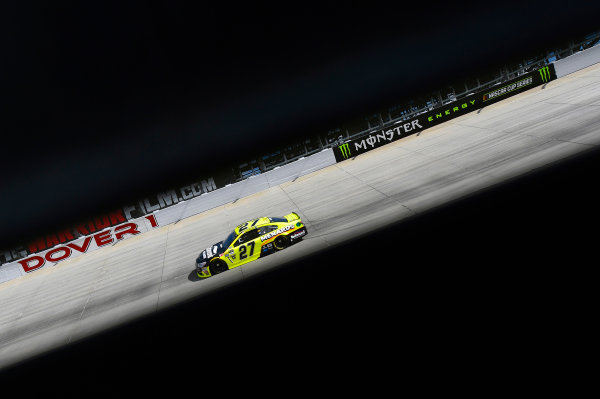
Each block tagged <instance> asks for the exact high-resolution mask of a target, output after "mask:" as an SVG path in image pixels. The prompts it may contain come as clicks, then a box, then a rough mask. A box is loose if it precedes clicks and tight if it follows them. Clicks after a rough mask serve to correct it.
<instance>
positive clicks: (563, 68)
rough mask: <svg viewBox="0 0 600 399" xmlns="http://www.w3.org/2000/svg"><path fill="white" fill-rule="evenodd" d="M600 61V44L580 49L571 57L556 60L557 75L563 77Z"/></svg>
mask: <svg viewBox="0 0 600 399" xmlns="http://www.w3.org/2000/svg"><path fill="white" fill-rule="evenodd" d="M599 62H600V45H596V46H594V47H592V48H589V49H587V50H583V51H580V52H579V53H576V54H573V55H572V56H570V57H567V58H563V59H562V60H558V61H556V62H554V68H555V70H556V77H557V78H562V77H563V76H566V75H568V74H570V73H573V72H577V71H579V70H581V69H583V68H587V67H589V66H592V65H594V64H597V63H599Z"/></svg>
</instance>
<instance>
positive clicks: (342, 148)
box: [339, 143, 350, 159]
mask: <svg viewBox="0 0 600 399" xmlns="http://www.w3.org/2000/svg"><path fill="white" fill-rule="evenodd" d="M339 148H340V151H341V152H342V156H343V157H344V159H348V158H349V157H350V145H348V143H346V144H342V145H341V146H340V147H339Z"/></svg>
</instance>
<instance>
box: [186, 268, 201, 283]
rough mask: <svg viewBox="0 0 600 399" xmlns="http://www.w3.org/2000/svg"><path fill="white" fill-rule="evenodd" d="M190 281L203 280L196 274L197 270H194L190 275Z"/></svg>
mask: <svg viewBox="0 0 600 399" xmlns="http://www.w3.org/2000/svg"><path fill="white" fill-rule="evenodd" d="M188 280H189V281H191V282H197V281H201V280H202V279H201V278H200V277H198V273H196V269H194V270H192V271H191V272H190V274H188Z"/></svg>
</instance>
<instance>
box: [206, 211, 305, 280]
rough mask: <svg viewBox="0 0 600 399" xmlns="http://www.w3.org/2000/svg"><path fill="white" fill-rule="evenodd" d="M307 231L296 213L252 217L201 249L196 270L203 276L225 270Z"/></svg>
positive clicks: (289, 241)
mask: <svg viewBox="0 0 600 399" xmlns="http://www.w3.org/2000/svg"><path fill="white" fill-rule="evenodd" d="M307 233H308V232H307V230H306V226H304V224H303V223H302V220H301V219H300V216H298V214H297V213H296V212H292V213H290V214H288V215H285V216H284V217H282V218H281V217H261V218H258V219H253V220H249V221H247V222H245V223H242V224H240V225H239V226H237V227H236V228H235V229H234V230H233V231H232V232H231V233H230V234H229V235H228V236H227V238H226V239H225V240H223V241H219V242H218V243H216V244H214V245H213V246H211V247H209V248H206V249H205V250H204V251H202V252H201V253H200V255H198V258H197V259H196V273H197V274H198V277H200V278H207V277H210V276H213V275H215V274H218V273H222V272H224V271H226V270H229V269H233V268H234V267H238V266H241V265H244V264H246V263H248V262H251V261H253V260H256V259H258V258H260V257H263V256H266V255H269V254H271V253H273V252H275V251H279V250H282V249H284V248H286V247H288V246H290V245H292V244H295V243H296V242H298V241H300V240H301V239H302V237H304V236H305V235H306V234H307Z"/></svg>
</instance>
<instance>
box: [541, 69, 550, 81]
mask: <svg viewBox="0 0 600 399" xmlns="http://www.w3.org/2000/svg"><path fill="white" fill-rule="evenodd" d="M539 71H540V77H541V78H542V82H549V81H550V68H548V67H547V66H545V67H543V68H541V69H540V70H539Z"/></svg>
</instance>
